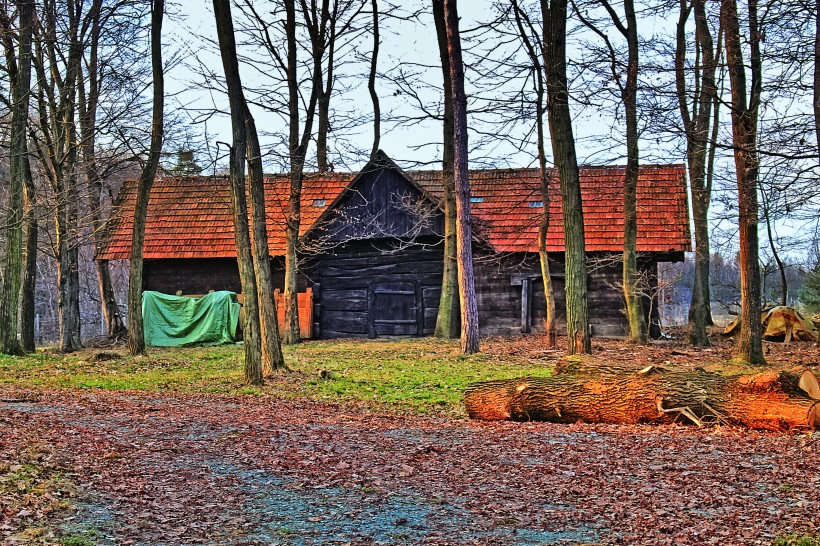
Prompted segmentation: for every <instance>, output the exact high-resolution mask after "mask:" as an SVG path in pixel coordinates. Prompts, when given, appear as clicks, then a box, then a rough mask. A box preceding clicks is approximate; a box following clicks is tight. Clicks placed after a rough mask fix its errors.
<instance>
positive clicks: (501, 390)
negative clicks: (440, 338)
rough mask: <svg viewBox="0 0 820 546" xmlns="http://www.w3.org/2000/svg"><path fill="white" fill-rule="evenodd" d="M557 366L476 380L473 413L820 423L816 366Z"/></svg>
mask: <svg viewBox="0 0 820 546" xmlns="http://www.w3.org/2000/svg"><path fill="white" fill-rule="evenodd" d="M558 372H559V373H557V374H556V375H554V376H553V377H548V378H546V377H523V378H520V379H507V380H498V381H483V382H480V383H473V384H471V385H469V386H468V387H467V389H466V391H465V396H464V403H465V406H466V409H467V414H468V415H469V416H470V418H472V419H481V420H513V421H549V422H554V423H575V422H585V423H620V424H636V423H671V422H675V421H686V422H691V423H694V424H696V425H698V426H701V425H703V424H705V423H709V422H719V423H723V424H727V425H741V426H745V427H749V428H754V429H763V430H777V431H784V430H801V429H804V430H805V429H808V430H816V429H820V405H818V400H819V399H820V385H818V381H817V377H816V376H815V375H814V373H812V372H811V371H810V370H797V371H795V370H789V371H766V372H763V373H758V374H753V375H740V376H724V375H721V374H718V373H714V372H709V371H706V370H703V369H700V368H698V369H694V370H667V369H664V368H661V367H657V366H648V367H646V368H643V369H641V370H634V369H624V368H620V367H615V366H584V367H572V366H570V367H569V368H566V367H565V368H563V369H562V368H559V369H558Z"/></svg>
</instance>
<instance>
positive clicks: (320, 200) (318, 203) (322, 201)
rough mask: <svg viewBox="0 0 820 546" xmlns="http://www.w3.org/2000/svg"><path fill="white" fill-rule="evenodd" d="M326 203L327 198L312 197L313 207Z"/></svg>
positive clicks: (322, 205)
mask: <svg viewBox="0 0 820 546" xmlns="http://www.w3.org/2000/svg"><path fill="white" fill-rule="evenodd" d="M325 205H327V199H314V200H313V206H314V207H324V206H325Z"/></svg>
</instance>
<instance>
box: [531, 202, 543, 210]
mask: <svg viewBox="0 0 820 546" xmlns="http://www.w3.org/2000/svg"><path fill="white" fill-rule="evenodd" d="M543 206H544V202H543V201H530V208H531V209H540V208H542V207H543Z"/></svg>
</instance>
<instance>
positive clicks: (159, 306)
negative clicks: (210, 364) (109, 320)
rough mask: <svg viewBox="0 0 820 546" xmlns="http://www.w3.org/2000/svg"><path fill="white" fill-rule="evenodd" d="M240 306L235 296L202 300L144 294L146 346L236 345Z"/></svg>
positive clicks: (217, 294) (214, 295) (219, 294)
mask: <svg viewBox="0 0 820 546" xmlns="http://www.w3.org/2000/svg"><path fill="white" fill-rule="evenodd" d="M239 307H240V306H239V303H237V301H236V294H234V293H233V292H227V291H221V292H211V293H210V294H208V295H206V296H203V297H201V298H186V297H181V296H169V295H168V294H163V293H161V292H153V291H146V292H143V293H142V318H143V323H144V325H145V328H144V329H145V344H146V345H149V346H152V347H183V346H188V345H223V344H225V343H235V342H236V329H237V326H238V325H239Z"/></svg>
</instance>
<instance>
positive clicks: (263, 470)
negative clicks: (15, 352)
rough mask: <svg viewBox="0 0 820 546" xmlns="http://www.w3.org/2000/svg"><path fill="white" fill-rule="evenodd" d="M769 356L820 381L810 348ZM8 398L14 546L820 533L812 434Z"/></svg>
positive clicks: (87, 397)
mask: <svg viewBox="0 0 820 546" xmlns="http://www.w3.org/2000/svg"><path fill="white" fill-rule="evenodd" d="M500 347H501V345H494V344H493V343H488V344H487V347H486V350H487V351H488V352H489V353H490V354H493V351H497V350H499V351H500V350H502V349H501V348H500ZM506 347H507V349H506V350H507V351H511V352H517V353H520V355H521V356H522V357H525V358H551V355H552V353H543V351H541V349H539V348H538V347H537V346H533V345H532V344H527V343H526V342H523V341H522V342H514V343H511V344H508V345H507V346H506ZM715 350H716V351H719V350H721V349H720V348H718V349H715ZM772 350H773V351H778V353H777V355H772V356H778V357H779V358H781V359H785V360H789V359H790V357H789V355H788V354H785V352H786V351H795V356H794V360H798V359H802V360H805V362H803V361H802V360H801V362H800V363H802V364H804V365H808V364H811V363H812V359H814V360H813V362H814V364H815V365H816V358H817V357H816V352H814V351H813V349H810V350H801V349H800V348H799V346H797V345H795V346H794V347H792V348H791V349H789V348H783V347H776V348H774V349H772ZM599 351H600V352H607V358H609V359H617V358H623V359H624V360H627V361H630V362H641V363H643V362H648V361H649V362H652V361H655V360H658V361H660V362H667V361H670V360H672V359H681V360H686V361H687V365H695V364H697V363H698V362H702V361H703V360H706V357H703V359H702V360H699V359H701V356H699V355H692V354H690V351H689V350H688V349H686V350H681V349H673V348H671V347H666V348H658V347H656V348H654V349H653V350H652V351H651V352H642V351H644V350H638V349H635V348H632V347H629V346H624V345H612V346H607V347H605V348H604V349H601V348H599ZM636 351H638V352H639V354H637V355H636V354H635V352H636ZM673 352H678V353H681V352H682V353H685V354H683V355H678V354H673ZM610 353H611V354H610ZM784 354H785V356H784ZM539 355H540V356H539ZM690 357H691V358H690ZM711 358H712V357H711V356H710V357H709V359H708V360H710V361H711ZM653 359H654V360H653ZM0 399H3V400H5V401H4V402H0V477H2V479H0V493H2V495H3V497H0V542H2V543H4V544H22V543H58V544H65V545H73V546H82V545H90V544H101V545H113V544H134V545H146V546H148V545H161V544H163V545H164V544H167V545H171V544H174V545H176V544H236V545H240V544H242V545H250V544H305V545H312V544H334V543H337V544H348V543H349V544H362V545H364V544H405V543H406V544H419V543H421V544H771V543H772V542H773V541H774V540H775V538H776V537H778V536H783V535H789V534H804V533H805V534H812V535H814V534H817V533H818V530H820V510H818V508H820V465H818V463H820V438H818V436H816V435H815V436H808V435H805V434H798V435H794V434H775V433H763V432H754V431H746V430H741V429H735V428H727V427H723V428H710V429H703V430H699V429H696V428H694V427H687V426H666V427H649V426H609V425H607V426H601V425H580V424H579V425H571V426H565V425H554V424H546V423H532V424H516V423H477V422H470V421H467V420H464V419H462V418H458V417H453V416H452V414H450V413H441V414H434V415H419V414H413V413H407V412H391V411H385V410H383V409H379V408H373V407H367V406H365V405H363V404H361V403H350V402H346V403H344V404H332V403H328V402H322V401H315V400H310V399H306V398H298V399H283V398H280V397H275V396H259V395H253V396H248V395H222V394H197V393H164V392H155V391H154V392H151V391H149V392H137V391H106V390H76V389H60V390H58V389H36V390H28V391H26V393H25V395H23V394H21V393H20V392H19V391H16V390H12V387H10V386H7V387H5V388H3V389H0ZM3 465H5V466H3ZM15 481H16V482H17V485H15ZM27 488H28V489H27ZM33 489H38V491H37V494H30V496H29V498H28V501H26V500H25V495H26V494H27V493H26V491H31V490H33ZM12 492H13V493H12ZM12 494H13V495H14V499H12V498H11V495H12ZM67 498H70V499H71V504H70V508H69V509H67V510H65V509H64V510H60V507H61V506H62V507H63V508H64V504H65V499H67ZM26 502H28V504H26ZM21 506H22V507H23V508H22V509H21Z"/></svg>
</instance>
